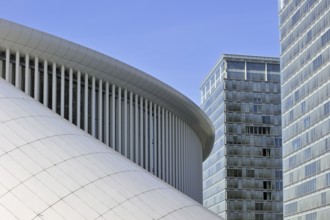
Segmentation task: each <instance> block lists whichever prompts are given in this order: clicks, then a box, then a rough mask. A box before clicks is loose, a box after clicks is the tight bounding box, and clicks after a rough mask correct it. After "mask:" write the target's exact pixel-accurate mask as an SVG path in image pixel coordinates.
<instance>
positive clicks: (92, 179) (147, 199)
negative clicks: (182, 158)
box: [0, 79, 218, 220]
mask: <svg viewBox="0 0 330 220" xmlns="http://www.w3.org/2000/svg"><path fill="white" fill-rule="evenodd" d="M0 143H1V144H0V219H6V220H10V219H38V220H41V219H100V220H101V219H218V217H217V216H215V215H214V214H212V213H211V212H210V211H209V210H207V209H206V208H204V207H202V206H201V205H200V204H199V203H197V202H196V201H194V200H192V199H191V198H189V197H188V196H186V195H184V194H182V193H181V192H179V191H178V190H176V189H174V188H173V187H171V186H169V185H168V184H166V183H164V182H163V181H161V180H160V179H158V178H157V177H155V176H153V175H151V174H150V173H149V172H147V171H146V170H144V169H142V168H141V167H139V166H137V165H136V164H134V163H133V162H131V161H129V160H128V159H126V158H124V157H123V156H121V155H120V154H119V153H117V152H115V151H114V150H113V149H111V148H109V147H107V146H106V145H104V144H102V143H101V142H100V141H98V140H96V139H95V138H92V137H91V136H90V135H88V134H87V133H86V132H84V131H82V130H80V129H78V128H77V127H76V126H74V125H72V124H71V123H69V122H68V121H66V120H64V119H63V118H62V117H60V116H58V115H57V114H55V113H54V112H52V111H50V110H49V109H47V108H45V107H43V106H42V105H41V104H40V103H38V102H37V101H35V100H33V99H32V98H30V97H28V96H27V95H25V94H24V93H22V92H20V91H19V90H18V89H17V88H15V87H14V86H12V85H10V84H9V83H7V82H6V81H4V80H3V79H0Z"/></svg>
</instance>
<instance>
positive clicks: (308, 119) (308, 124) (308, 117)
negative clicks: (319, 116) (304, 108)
mask: <svg viewBox="0 0 330 220" xmlns="http://www.w3.org/2000/svg"><path fill="white" fill-rule="evenodd" d="M310 123H311V121H310V116H307V117H306V118H305V119H304V128H308V127H309V126H310Z"/></svg>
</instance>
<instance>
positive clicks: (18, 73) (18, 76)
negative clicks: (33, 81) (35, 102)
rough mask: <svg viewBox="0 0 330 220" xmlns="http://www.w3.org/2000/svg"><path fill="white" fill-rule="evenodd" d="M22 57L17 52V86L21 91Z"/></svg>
mask: <svg viewBox="0 0 330 220" xmlns="http://www.w3.org/2000/svg"><path fill="white" fill-rule="evenodd" d="M19 63H20V55H19V52H18V51H16V66H15V86H16V87H17V88H19V89H21V88H22V84H21V73H20V65H19Z"/></svg>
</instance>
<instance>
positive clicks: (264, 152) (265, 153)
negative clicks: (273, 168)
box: [262, 148, 270, 157]
mask: <svg viewBox="0 0 330 220" xmlns="http://www.w3.org/2000/svg"><path fill="white" fill-rule="evenodd" d="M262 156H264V157H270V149H265V148H264V149H262Z"/></svg>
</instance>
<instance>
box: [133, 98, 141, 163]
mask: <svg viewBox="0 0 330 220" xmlns="http://www.w3.org/2000/svg"><path fill="white" fill-rule="evenodd" d="M138 106H139V96H138V95H137V94H135V129H134V130H135V134H134V136H135V141H134V148H135V160H134V162H135V163H137V164H140V163H139V158H140V157H139V153H140V145H139V109H138Z"/></svg>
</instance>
